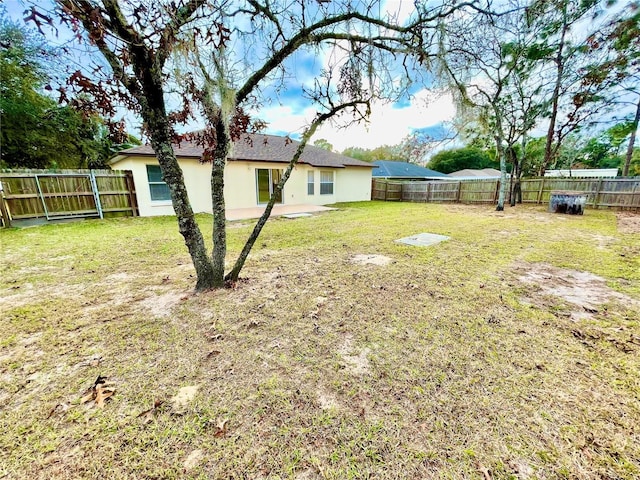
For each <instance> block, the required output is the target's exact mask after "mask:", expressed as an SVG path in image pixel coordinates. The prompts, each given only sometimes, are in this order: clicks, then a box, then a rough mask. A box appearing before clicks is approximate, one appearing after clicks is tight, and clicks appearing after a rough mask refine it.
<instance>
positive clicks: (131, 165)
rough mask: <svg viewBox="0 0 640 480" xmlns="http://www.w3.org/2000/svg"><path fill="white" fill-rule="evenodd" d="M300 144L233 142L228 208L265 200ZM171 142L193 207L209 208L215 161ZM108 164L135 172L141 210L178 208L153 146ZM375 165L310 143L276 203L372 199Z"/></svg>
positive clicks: (247, 138) (268, 138)
mask: <svg viewBox="0 0 640 480" xmlns="http://www.w3.org/2000/svg"><path fill="white" fill-rule="evenodd" d="M299 144H300V142H297V141H295V140H291V139H288V138H285V137H280V136H275V135H264V134H245V135H243V137H241V138H240V139H239V140H238V141H236V142H234V144H233V147H232V149H231V152H230V154H229V158H228V162H227V166H226V168H225V173H224V183H225V186H224V196H225V204H226V208H227V209H238V208H252V207H259V206H263V205H265V204H266V203H267V202H268V201H269V197H270V196H271V193H272V192H273V190H274V188H275V186H276V185H277V184H278V182H279V181H280V179H281V178H282V175H283V173H284V171H285V169H286V167H287V164H288V163H289V161H290V160H291V158H292V157H293V155H294V153H295V151H296V149H297V148H298V145H299ZM173 148H174V152H175V153H176V157H177V159H178V163H179V165H180V167H181V168H182V171H183V174H184V181H185V185H186V188H187V192H188V194H189V200H190V202H191V206H192V208H193V210H194V212H206V213H211V212H212V208H211V165H210V164H208V163H202V161H201V160H202V154H203V151H204V149H203V147H202V146H199V145H197V144H195V143H191V142H182V143H180V144H179V145H174V147H173ZM110 164H111V166H112V167H113V168H117V169H120V170H131V171H132V172H133V179H134V182H135V185H136V194H137V197H138V207H139V209H140V215H141V216H153V215H173V214H174V211H173V207H172V206H171V199H170V196H169V188H168V187H167V185H166V183H164V181H163V179H162V172H161V171H160V166H159V164H158V160H157V159H156V156H155V153H154V151H153V149H152V148H151V146H149V145H144V146H140V147H134V148H129V149H127V150H123V151H121V152H119V153H118V155H117V156H115V157H114V158H113V159H112V160H111V162H110ZM372 167H373V166H372V165H371V164H370V163H367V162H363V161H360V160H355V159H353V158H349V157H346V156H344V155H340V154H337V153H333V152H330V151H328V150H325V149H322V148H319V147H315V146H313V145H306V146H305V149H304V152H303V153H302V156H301V157H300V160H299V162H298V164H297V165H296V166H295V167H294V169H293V171H292V172H291V176H290V177H289V180H288V181H287V183H286V184H285V186H284V189H283V191H282V194H281V196H280V197H281V198H279V199H278V203H282V204H289V205H328V204H332V203H336V202H352V201H362V200H371V169H372Z"/></svg>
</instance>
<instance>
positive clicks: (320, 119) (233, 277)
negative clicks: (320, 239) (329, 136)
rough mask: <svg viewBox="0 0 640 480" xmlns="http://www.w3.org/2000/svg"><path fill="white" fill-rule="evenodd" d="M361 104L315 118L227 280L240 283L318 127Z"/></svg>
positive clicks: (355, 102) (336, 108) (344, 105)
mask: <svg viewBox="0 0 640 480" xmlns="http://www.w3.org/2000/svg"><path fill="white" fill-rule="evenodd" d="M360 103H365V102H360V101H352V102H349V103H345V104H341V105H338V106H334V107H333V108H332V109H331V110H330V111H329V112H326V113H323V114H321V115H318V116H317V117H316V118H315V120H314V121H313V122H312V123H311V125H309V128H307V130H306V131H305V132H304V134H303V135H302V138H301V140H300V145H298V148H297V150H296V153H295V154H294V155H293V157H292V158H291V160H290V161H289V164H288V165H287V169H286V170H285V172H284V174H283V175H282V178H281V179H280V182H278V185H276V188H275V190H274V192H273V194H272V195H271V198H269V203H267V206H266V208H265V209H264V212H263V213H262V216H261V217H260V219H259V220H258V222H257V223H256V225H255V227H254V228H253V231H252V232H251V235H250V236H249V238H248V239H247V241H246V243H245V244H244V247H243V248H242V251H241V252H240V255H239V256H238V259H237V260H236V263H235V265H234V266H233V269H232V270H231V271H230V272H229V273H228V274H227V276H226V277H225V280H227V281H229V282H236V281H238V277H239V275H240V271H241V270H242V267H243V266H244V262H245V261H246V260H247V257H248V256H249V253H250V252H251V249H252V248H253V245H254V244H255V243H256V240H257V239H258V237H259V236H260V232H261V231H262V228H263V227H264V225H265V223H267V220H269V216H270V215H271V210H272V209H273V206H274V204H275V202H276V198H278V195H279V194H280V192H282V189H283V188H284V184H285V183H287V180H288V179H289V176H290V175H291V171H292V170H293V167H295V166H296V164H297V163H298V160H299V159H300V156H301V155H302V152H303V151H304V147H306V145H307V142H308V141H309V140H310V139H311V137H312V136H313V134H314V133H315V132H316V130H317V129H318V127H319V126H320V125H322V122H324V121H325V120H327V119H329V118H331V117H333V116H334V115H336V114H337V113H339V112H340V111H341V110H344V109H347V108H354V107H355V106H356V105H358V104H360ZM367 105H368V104H367Z"/></svg>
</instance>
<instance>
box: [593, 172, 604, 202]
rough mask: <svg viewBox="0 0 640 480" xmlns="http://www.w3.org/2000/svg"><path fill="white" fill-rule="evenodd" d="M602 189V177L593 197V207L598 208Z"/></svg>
mask: <svg viewBox="0 0 640 480" xmlns="http://www.w3.org/2000/svg"><path fill="white" fill-rule="evenodd" d="M601 190H602V177H601V178H600V179H599V180H598V186H597V187H596V194H595V196H594V197H593V208H598V202H599V201H600V191H601Z"/></svg>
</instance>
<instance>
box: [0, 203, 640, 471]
mask: <svg viewBox="0 0 640 480" xmlns="http://www.w3.org/2000/svg"><path fill="white" fill-rule="evenodd" d="M625 218H626V219H627V220H625V221H626V223H627V224H628V223H629V222H628V219H629V217H628V216H627V217H625ZM200 223H201V224H202V226H203V230H204V231H205V232H209V231H210V229H211V219H210V218H209V217H206V216H203V217H201V218H200ZM233 226H234V228H231V229H229V236H230V245H229V249H230V253H231V255H230V257H231V256H233V255H234V254H236V253H237V252H238V251H239V249H240V248H241V244H242V241H243V240H244V238H245V237H246V236H247V235H248V233H249V232H250V229H251V225H250V223H249V222H236V223H234V224H233ZM421 232H430V233H437V234H442V235H448V236H450V237H451V240H450V241H448V242H445V243H441V244H438V245H436V246H432V247H428V248H418V247H410V246H406V245H401V244H397V243H394V240H395V239H398V238H401V237H406V236H409V235H413V234H416V233H421ZM0 241H1V242H2V251H1V255H2V257H1V259H0V260H1V262H2V269H3V270H2V277H1V279H0V329H1V331H2V332H3V333H2V335H1V337H0V478H4V477H6V478H12V479H13V478H16V479H38V478H42V479H45V478H46V479H49V478H56V479H77V478H95V477H97V476H98V475H100V476H103V477H104V476H107V477H108V478H163V479H164V478H253V479H257V478H293V479H316V478H330V479H345V478H373V477H376V478H479V479H484V480H486V479H488V478H505V479H506V478H586V479H590V478H593V479H596V478H629V479H630V478H638V476H640V324H639V321H640V320H639V318H640V315H639V311H640V247H639V245H640V234H639V233H638V232H637V230H624V231H620V230H618V227H617V222H616V215H615V214H614V213H611V212H606V211H591V210H590V211H587V213H586V215H584V216H580V217H573V216H562V215H553V214H547V213H546V212H544V210H543V209H542V208H532V207H521V206H519V207H517V208H515V209H507V210H506V211H505V212H495V211H493V210H492V209H491V207H470V206H460V205H423V204H400V203H397V204H394V203H376V202H371V203H361V204H346V205H341V208H340V210H339V211H334V212H328V213H324V214H320V215H315V216H313V217H309V218H300V219H296V220H286V219H274V220H272V221H270V222H269V224H268V225H267V226H266V228H265V230H264V233H263V236H262V237H261V239H260V240H259V241H258V243H257V245H256V248H255V250H254V252H253V253H252V254H251V256H250V258H249V261H248V262H247V265H246V268H245V270H244V271H243V278H242V280H241V281H240V282H239V283H238V285H237V287H236V288H235V289H232V290H224V291H214V292H207V293H202V294H193V292H192V288H193V286H194V284H195V279H194V278H193V268H192V267H191V265H190V262H189V257H188V255H187V253H186V250H185V248H184V245H183V243H182V241H181V239H180V237H179V235H178V233H177V227H176V224H175V219H173V218H135V219H118V220H105V221H86V222H81V223H73V224H64V225H48V226H43V227H38V228H28V229H23V230H6V231H2V232H0ZM358 255H360V257H358ZM362 256H368V257H362ZM374 256H376V257H374ZM382 257H388V258H389V259H391V261H390V262H364V263H363V262H362V261H360V260H361V259H362V258H368V259H371V258H376V259H380V258H382ZM576 284H577V285H578V286H579V288H578V289H577V290H576V289H574V288H573V286H574V285H576ZM98 376H105V377H107V382H108V385H109V387H110V388H115V390H116V391H115V394H114V395H113V397H111V398H109V399H107V400H106V401H105V406H104V408H98V407H96V405H95V402H87V403H81V399H82V397H83V395H84V394H85V392H86V390H87V389H89V388H90V387H92V385H94V382H95V380H96V378H97V377H98ZM183 387H197V388H191V389H185V388H183ZM181 389H182V390H181ZM185 392H188V393H189V397H188V399H187V400H186V401H185V400H184V394H185ZM179 393H180V395H182V397H180V398H182V399H183V401H179V400H178V399H176V398H175V397H176V396H178V394H179Z"/></svg>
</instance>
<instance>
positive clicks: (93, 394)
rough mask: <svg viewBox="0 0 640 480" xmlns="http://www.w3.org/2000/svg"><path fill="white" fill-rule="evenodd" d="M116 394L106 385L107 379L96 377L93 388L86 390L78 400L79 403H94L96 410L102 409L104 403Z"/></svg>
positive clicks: (114, 390) (113, 389)
mask: <svg viewBox="0 0 640 480" xmlns="http://www.w3.org/2000/svg"><path fill="white" fill-rule="evenodd" d="M115 393H116V389H115V388H113V387H111V386H109V385H107V377H103V376H101V375H98V378H96V381H95V382H94V383H93V386H92V387H91V388H89V389H87V390H86V391H85V393H84V395H83V396H82V398H81V399H80V403H88V402H94V404H95V406H96V407H98V408H103V407H104V402H105V400H107V399H108V398H111V397H112V396H113V395H114V394H115Z"/></svg>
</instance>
